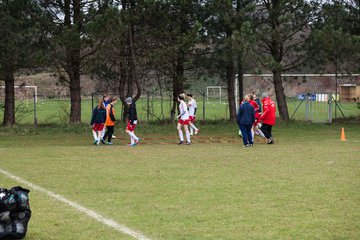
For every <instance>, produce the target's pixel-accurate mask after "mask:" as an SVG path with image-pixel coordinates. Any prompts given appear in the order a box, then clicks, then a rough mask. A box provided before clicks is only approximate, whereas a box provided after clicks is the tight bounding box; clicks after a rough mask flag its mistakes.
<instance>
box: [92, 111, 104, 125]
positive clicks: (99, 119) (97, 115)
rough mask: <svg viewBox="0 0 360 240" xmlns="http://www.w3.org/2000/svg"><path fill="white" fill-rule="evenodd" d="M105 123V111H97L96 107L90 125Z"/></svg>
mask: <svg viewBox="0 0 360 240" xmlns="http://www.w3.org/2000/svg"><path fill="white" fill-rule="evenodd" d="M105 121H106V110H105V109H103V108H100V109H98V107H97V106H96V107H95V108H94V110H93V112H92V117H91V122H90V124H91V125H93V124H94V123H105Z"/></svg>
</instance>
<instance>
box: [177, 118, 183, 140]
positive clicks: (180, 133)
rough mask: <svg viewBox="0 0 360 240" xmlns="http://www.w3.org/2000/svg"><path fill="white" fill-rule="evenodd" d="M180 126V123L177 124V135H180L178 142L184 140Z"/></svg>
mask: <svg viewBox="0 0 360 240" xmlns="http://www.w3.org/2000/svg"><path fill="white" fill-rule="evenodd" d="M181 126H182V124H181V123H178V124H177V130H178V132H179V137H180V142H179V143H180V144H181V143H183V142H184V134H183V132H182V130H181Z"/></svg>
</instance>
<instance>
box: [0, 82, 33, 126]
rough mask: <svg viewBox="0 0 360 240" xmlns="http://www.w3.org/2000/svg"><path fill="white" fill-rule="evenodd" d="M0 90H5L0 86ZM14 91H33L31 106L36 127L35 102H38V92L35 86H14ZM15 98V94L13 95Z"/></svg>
mask: <svg viewBox="0 0 360 240" xmlns="http://www.w3.org/2000/svg"><path fill="white" fill-rule="evenodd" d="M0 88H1V89H5V86H0ZM14 88H15V89H30V90H31V89H32V90H33V104H34V126H35V127H37V123H38V121H37V102H38V92H37V86H35V85H29V86H14ZM15 96H16V93H15Z"/></svg>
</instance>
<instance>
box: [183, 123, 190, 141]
mask: <svg viewBox="0 0 360 240" xmlns="http://www.w3.org/2000/svg"><path fill="white" fill-rule="evenodd" d="M184 130H185V135H186V140H187V142H188V143H191V140H190V132H189V126H188V125H186V124H185V125H184Z"/></svg>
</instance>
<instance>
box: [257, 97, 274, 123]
mask: <svg viewBox="0 0 360 240" xmlns="http://www.w3.org/2000/svg"><path fill="white" fill-rule="evenodd" d="M261 101H262V103H263V113H262V114H261V117H260V120H262V122H263V123H265V124H269V125H271V126H272V125H275V122H276V106H275V103H274V101H273V100H271V98H269V97H267V98H264V99H262V100H261Z"/></svg>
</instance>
